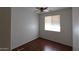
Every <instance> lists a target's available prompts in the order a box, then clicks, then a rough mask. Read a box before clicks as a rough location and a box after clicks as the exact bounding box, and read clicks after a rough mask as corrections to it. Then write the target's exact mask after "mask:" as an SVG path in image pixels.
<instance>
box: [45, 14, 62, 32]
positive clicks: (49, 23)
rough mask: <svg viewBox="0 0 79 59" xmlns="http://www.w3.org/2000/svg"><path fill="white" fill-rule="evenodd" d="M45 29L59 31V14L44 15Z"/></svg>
mask: <svg viewBox="0 0 79 59" xmlns="http://www.w3.org/2000/svg"><path fill="white" fill-rule="evenodd" d="M45 30H48V31H55V32H60V31H61V30H60V15H53V16H45Z"/></svg>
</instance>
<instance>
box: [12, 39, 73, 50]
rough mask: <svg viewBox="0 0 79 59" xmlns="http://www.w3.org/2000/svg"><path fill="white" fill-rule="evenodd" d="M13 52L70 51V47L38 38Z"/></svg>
mask: <svg viewBox="0 0 79 59" xmlns="http://www.w3.org/2000/svg"><path fill="white" fill-rule="evenodd" d="M13 51H72V47H70V46H67V45H63V44H60V43H57V42H53V41H50V40H46V39H43V38H38V39H35V40H33V41H31V42H29V43H26V44H24V45H22V46H20V47H17V48H15V49H13Z"/></svg>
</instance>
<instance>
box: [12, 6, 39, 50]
mask: <svg viewBox="0 0 79 59" xmlns="http://www.w3.org/2000/svg"><path fill="white" fill-rule="evenodd" d="M34 11H35V9H34V8H33V7H30V8H29V7H26V8H23V7H20V8H19V7H18V8H12V9H11V15H12V16H11V43H12V44H11V49H13V48H16V47H18V46H20V45H22V44H25V43H27V42H29V41H31V40H33V39H36V38H37V37H38V15H37V14H35V12H34Z"/></svg>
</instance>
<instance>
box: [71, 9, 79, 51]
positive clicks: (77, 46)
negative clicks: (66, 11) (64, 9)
mask: <svg viewBox="0 0 79 59" xmlns="http://www.w3.org/2000/svg"><path fill="white" fill-rule="evenodd" d="M72 12H73V13H72V16H73V50H75V51H79V7H74V8H72Z"/></svg>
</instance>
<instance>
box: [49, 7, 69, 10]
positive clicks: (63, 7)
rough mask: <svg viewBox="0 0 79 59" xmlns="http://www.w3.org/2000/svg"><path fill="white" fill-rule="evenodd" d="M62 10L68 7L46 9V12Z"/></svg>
mask: <svg viewBox="0 0 79 59" xmlns="http://www.w3.org/2000/svg"><path fill="white" fill-rule="evenodd" d="M64 8H68V7H48V10H50V11H56V10H60V9H64Z"/></svg>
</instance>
